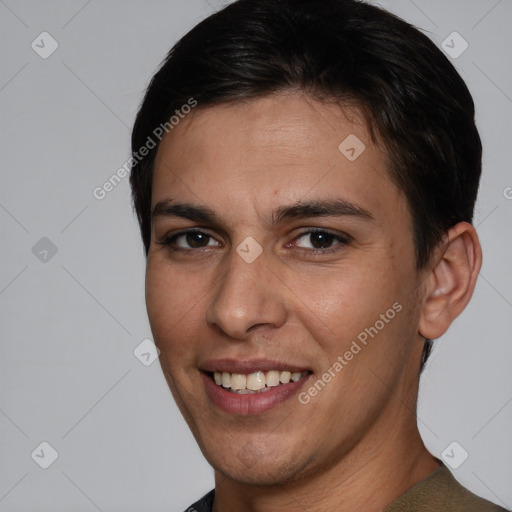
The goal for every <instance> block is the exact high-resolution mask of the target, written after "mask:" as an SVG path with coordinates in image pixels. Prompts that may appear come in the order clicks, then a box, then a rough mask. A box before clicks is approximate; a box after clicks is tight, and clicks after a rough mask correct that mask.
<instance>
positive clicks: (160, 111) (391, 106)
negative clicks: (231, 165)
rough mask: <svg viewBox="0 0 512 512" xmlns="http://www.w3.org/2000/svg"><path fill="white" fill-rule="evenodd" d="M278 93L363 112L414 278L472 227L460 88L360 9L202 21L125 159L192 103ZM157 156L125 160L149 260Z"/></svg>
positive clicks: (404, 33)
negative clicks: (453, 234) (407, 231)
mask: <svg viewBox="0 0 512 512" xmlns="http://www.w3.org/2000/svg"><path fill="white" fill-rule="evenodd" d="M281 91H300V92H303V93H305V94H307V95H309V96H310V97H312V98H315V99H318V100H327V101H332V100H334V101H339V102H340V103H341V104H343V103H345V104H351V105H354V104H355V105H357V106H359V107H360V108H361V109H362V111H363V113H364V115H365V117H366V121H367V123H368V127H369V130H370V134H371V136H372V139H373V140H374V141H376V140H377V136H378V138H379V139H380V140H381V141H382V142H383V144H384V146H385V148H386V150H387V153H388V159H389V172H390V176H391V179H392V180H393V181H394V182H395V184H396V185H397V186H398V188H399V189H400V190H402V192H403V193H404V196H405V197H406V199H407V201H408V205H409V208H410V211H411V215H412V220H413V227H414V234H413V236H414V242H415V248H416V261H417V266H418V268H421V267H423V266H424V265H425V264H426V263H427V262H428V260H429V256H430V254H431V251H432V249H433V248H434V247H435V246H436V245H437V244H438V243H439V242H440V240H441V239H442V237H443V235H444V234H445V233H446V231H447V230H448V229H449V228H450V227H452V226H454V225H455V224H457V223H458V222H460V221H467V222H471V221H472V218H473V209H474V204H475V201H476V195H477V191H478V183H479V179H480V172H481V153H482V147H481V141H480V137H479V135H478V131H477V129H476V126H475V122H474V104H473V100H472V98H471V94H470V93H469V91H468V88H467V87H466V84H465V83H464V81H463V80H462V78H461V77H460V76H459V74H458V73H457V71H456V70H455V68H454V67H453V65H452V64H451V63H450V61H449V60H448V58H447V57H445V55H444V54H443V53H442V52H441V51H440V50H439V49H438V48H437V47H436V45H435V44H434V43H433V42H432V41H431V40H430V39H429V38H428V37H427V36H425V35H424V34H422V33H421V32H420V31H419V30H417V29H416V28H414V27H413V26H412V25H410V24H408V23H406V22H405V21H403V20H401V19H400V18H398V17H397V16H394V15H393V14H391V13H389V12H387V11H385V10H383V9H380V8H378V7H375V6H372V5H369V4H366V3H363V2H361V1H358V0H237V1H235V2H233V3H232V4H230V5H228V6H227V7H225V8H224V9H222V10H220V11H219V12H217V13H215V14H213V15H211V16H209V17H208V18H206V19H205V20H203V21H202V22H201V23H199V24H198V25H197V26H196V27H195V28H193V29H192V30H191V31H190V32H188V33H187V34H186V35H185V36H184V37H183V38H182V39H181V40H180V41H178V43H176V45H175V46H174V47H173V48H172V49H171V50H170V52H169V54H168V55H167V58H166V59H165V61H164V63H163V64H162V66H161V68H160V69H159V71H158V72H157V73H156V74H155V76H154V77H153V79H152V80H151V83H150V85H149V87H148V90H147V92H146V95H145V97H144V100H143V102H142V105H141V107H140V110H139V112H138V115H137V118H136V121H135V125H134V128H133V134H132V150H133V152H134V154H135V153H136V152H137V151H138V150H139V149H140V148H142V147H143V146H145V145H148V144H147V142H148V140H149V139H150V138H152V137H154V134H155V129H156V128H157V127H159V126H164V125H165V123H167V125H165V126H166V127H167V128H169V127H170V128H171V129H172V126H171V125H170V123H169V119H170V118H171V116H172V115H173V114H174V113H175V111H176V110H178V111H179V110H180V109H181V108H182V106H183V105H186V104H188V103H189V101H190V99H191V98H193V99H194V101H197V105H198V107H197V108H204V107H208V106H212V105H216V104H220V103H225V102H228V101H236V100H242V99H247V98H257V97H261V96H265V95H269V94H272V93H276V92H281ZM160 131H161V130H160ZM157 149H158V145H156V147H154V148H153V149H151V150H150V151H149V153H148V154H147V156H146V157H145V158H141V159H139V158H137V159H134V160H133V166H132V171H131V176H130V183H131V187H132V195H133V203H134V208H135V211H136V214H137V217H138V221H139V224H140V229H141V233H142V239H143V242H144V247H145V252H146V255H147V253H148V250H149V245H150V237H151V229H150V223H151V219H150V209H151V187H152V174H153V163H154V157H155V154H156V151H157ZM137 156H138V155H137ZM427 347H429V343H427V344H426V348H425V350H427ZM428 350H429V349H428ZM427 355H428V354H427Z"/></svg>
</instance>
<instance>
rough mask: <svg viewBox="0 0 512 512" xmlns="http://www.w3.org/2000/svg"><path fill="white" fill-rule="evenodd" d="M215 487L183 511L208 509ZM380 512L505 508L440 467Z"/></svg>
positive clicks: (204, 511) (494, 511)
mask: <svg viewBox="0 0 512 512" xmlns="http://www.w3.org/2000/svg"><path fill="white" fill-rule="evenodd" d="M214 497H215V490H212V491H210V492H209V493H208V494H207V495H206V496H204V497H203V498H202V499H200V500H199V501H198V502H196V503H194V505H192V506H190V507H189V508H188V509H187V510H186V511H185V512H212V506H213V499H214ZM383 512H506V509H504V508H502V507H500V506H498V505H495V504H494V503H491V502H490V501H487V500H484V499H483V498H480V497H478V496H476V494H473V493H472V492H470V491H468V490H467V489H466V488H465V487H463V486H462V485H460V484H459V482H457V480H455V478H453V476H452V474H451V473H450V471H449V470H448V469H447V468H446V467H444V466H441V467H440V468H438V469H436V470H435V471H434V472H433V473H431V474H430V475H429V476H427V477H425V478H424V479H423V480H421V481H419V482H418V483H417V484H416V485H414V486H413V487H412V488H411V489H409V490H408V491H407V492H406V493H405V494H402V496H400V498H398V499H397V500H395V501H394V502H393V503H391V505H389V506H388V507H386V508H385V509H384V510H383Z"/></svg>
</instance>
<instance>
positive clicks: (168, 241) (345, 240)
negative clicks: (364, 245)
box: [157, 228, 352, 255]
mask: <svg viewBox="0 0 512 512" xmlns="http://www.w3.org/2000/svg"><path fill="white" fill-rule="evenodd" d="M190 233H200V234H203V235H206V236H207V237H209V239H211V238H214V237H213V236H212V235H210V234H208V233H207V232H205V231H202V230H201V229H199V228H196V229H186V230H184V231H180V232H179V233H175V234H174V235H172V236H168V237H166V238H164V239H163V240H162V241H161V242H157V243H158V244H159V245H162V246H166V247H168V249H169V250H170V251H172V252H181V253H184V254H187V253H197V252H198V251H201V250H204V249H205V248H206V247H208V246H205V247H201V248H197V249H184V248H182V247H177V246H176V245H174V244H175V243H176V240H177V239H178V238H179V237H181V236H186V235H188V234H190ZM315 233H322V234H325V235H328V236H331V237H333V241H337V242H338V243H337V244H335V245H334V246H331V247H328V248H326V249H306V248H301V247H299V248H298V250H299V251H301V252H303V253H305V254H308V255H311V254H312V255H321V254H329V253H333V252H336V251H338V250H340V249H341V248H342V247H345V246H347V245H349V244H350V243H351V241H352V239H351V237H350V236H349V235H346V234H343V235H342V234H340V233H333V232H332V231H330V230H328V229H324V228H309V229H307V230H305V231H303V232H302V233H299V234H298V235H297V236H296V237H295V238H294V239H293V241H296V240H298V239H300V238H302V237H304V236H307V235H310V234H315ZM287 246H289V244H287Z"/></svg>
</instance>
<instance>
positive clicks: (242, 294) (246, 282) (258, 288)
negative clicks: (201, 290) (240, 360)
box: [206, 251, 287, 340]
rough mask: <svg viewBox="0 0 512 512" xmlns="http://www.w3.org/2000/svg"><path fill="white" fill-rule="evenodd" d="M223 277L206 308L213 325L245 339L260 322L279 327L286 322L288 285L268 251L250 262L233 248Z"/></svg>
mask: <svg viewBox="0 0 512 512" xmlns="http://www.w3.org/2000/svg"><path fill="white" fill-rule="evenodd" d="M219 278H220V279H219V284H218V287H217V288H216V289H215V291H214V293H213V295H212V296H211V300H210V303H209V305H208V307H207V310H206V321H207V323H208V324H209V325H214V326H217V327H218V328H220V329H221V330H222V331H223V332H224V333H225V334H226V335H228V336H229V337H230V338H232V339H236V340H244V339H246V338H247V336H248V335H249V332H250V331H251V330H253V329H254V328H255V327H256V326H265V327H272V328H278V327H281V326H282V325H283V324H284V323H285V322H286V315H287V308H286V298H285V286H284V284H283V283H282V282H281V281H280V280H279V279H278V278H277V275H276V271H275V270H273V269H272V268H271V267H270V264H269V263H268V262H267V261H266V258H265V253H264V252H263V254H261V255H260V256H259V257H258V258H257V259H256V260H255V261H253V262H252V263H247V262H246V261H245V260H244V259H243V258H242V257H240V255H239V254H237V253H236V252H235V251H233V254H232V255H231V256H230V259H229V260H228V261H226V262H225V267H224V268H222V270H220V275H219Z"/></svg>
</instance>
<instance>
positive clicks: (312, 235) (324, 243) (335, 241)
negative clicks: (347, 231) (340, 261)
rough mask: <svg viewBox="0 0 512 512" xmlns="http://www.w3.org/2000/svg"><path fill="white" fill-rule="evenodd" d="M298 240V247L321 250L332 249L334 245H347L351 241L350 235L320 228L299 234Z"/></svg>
mask: <svg viewBox="0 0 512 512" xmlns="http://www.w3.org/2000/svg"><path fill="white" fill-rule="evenodd" d="M296 240H297V241H296V243H295V245H296V246H297V247H301V248H303V249H311V250H319V251H322V250H323V249H331V248H332V247H333V245H334V246H335V245H346V244H348V243H349V239H348V237H344V236H341V235H336V234H334V233H330V232H329V231H325V230H320V229H318V230H309V231H306V232H305V233H302V234H301V235H299V236H298V237H297V238H296ZM301 240H302V241H301Z"/></svg>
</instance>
